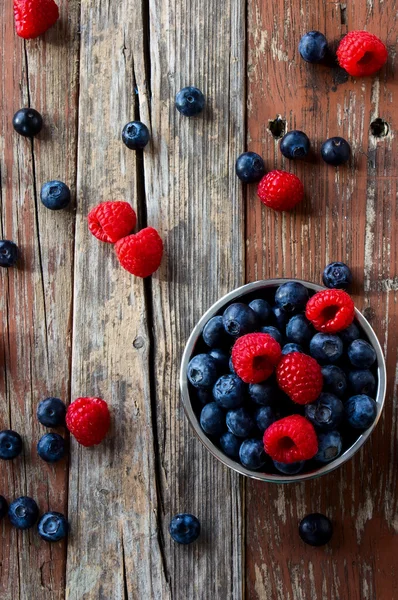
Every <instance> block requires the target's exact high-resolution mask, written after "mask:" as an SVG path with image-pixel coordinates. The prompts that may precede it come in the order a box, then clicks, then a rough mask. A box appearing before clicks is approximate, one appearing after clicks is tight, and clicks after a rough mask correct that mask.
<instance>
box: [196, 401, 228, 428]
mask: <svg viewBox="0 0 398 600" xmlns="http://www.w3.org/2000/svg"><path fill="white" fill-rule="evenodd" d="M200 426H201V428H202V429H203V431H204V432H205V433H207V435H216V434H217V433H223V431H225V414H224V411H223V410H222V409H221V408H220V407H219V406H218V404H217V403H216V402H210V404H206V406H204V407H203V408H202V412H201V413H200Z"/></svg>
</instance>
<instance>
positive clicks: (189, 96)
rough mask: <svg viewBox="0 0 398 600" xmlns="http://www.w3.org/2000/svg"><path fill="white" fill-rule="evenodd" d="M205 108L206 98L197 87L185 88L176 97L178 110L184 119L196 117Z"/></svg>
mask: <svg viewBox="0 0 398 600" xmlns="http://www.w3.org/2000/svg"><path fill="white" fill-rule="evenodd" d="M204 107H205V97H204V95H203V94H202V92H201V91H200V90H199V89H198V88H197V87H193V86H188V87H185V88H183V89H182V90H180V91H179V92H178V94H177V95H176V109H177V110H178V112H180V113H181V114H182V115H184V117H195V116H196V115H199V114H200V113H201V112H202V111H203V109H204Z"/></svg>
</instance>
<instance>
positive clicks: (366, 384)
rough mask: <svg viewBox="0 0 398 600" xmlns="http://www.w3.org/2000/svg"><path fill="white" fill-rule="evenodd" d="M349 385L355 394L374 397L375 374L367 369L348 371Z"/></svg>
mask: <svg viewBox="0 0 398 600" xmlns="http://www.w3.org/2000/svg"><path fill="white" fill-rule="evenodd" d="M348 385H349V388H350V391H351V392H352V393H353V394H354V395H360V394H364V395H365V396H371V397H372V396H373V395H374V393H375V391H376V379H375V376H374V375H373V373H372V372H371V371H369V370H367V369H365V370H363V371H350V372H349V373H348Z"/></svg>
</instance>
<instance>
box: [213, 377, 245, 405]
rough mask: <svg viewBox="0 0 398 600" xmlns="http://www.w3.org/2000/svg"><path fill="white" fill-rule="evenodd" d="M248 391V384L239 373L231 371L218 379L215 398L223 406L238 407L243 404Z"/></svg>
mask: <svg viewBox="0 0 398 600" xmlns="http://www.w3.org/2000/svg"><path fill="white" fill-rule="evenodd" d="M246 392H247V386H246V384H245V383H243V381H242V380H241V379H239V377H238V376H237V375H234V374H233V373H229V374H228V375H223V376H222V377H220V379H218V380H217V381H216V383H215V385H214V388H213V398H214V400H215V401H216V402H217V404H219V405H220V406H222V408H227V409H229V408H238V407H239V406H242V404H243V402H244V400H245V396H246Z"/></svg>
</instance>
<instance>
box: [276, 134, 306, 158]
mask: <svg viewBox="0 0 398 600" xmlns="http://www.w3.org/2000/svg"><path fill="white" fill-rule="evenodd" d="M279 148H280V151H281V152H282V154H283V156H284V157H285V158H290V159H295V158H305V157H306V156H307V155H308V153H309V151H310V140H309V139H308V136H307V135H306V134H305V133H304V131H298V130H293V131H288V132H287V133H286V134H285V135H284V136H283V138H282V140H281V143H280V146H279Z"/></svg>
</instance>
